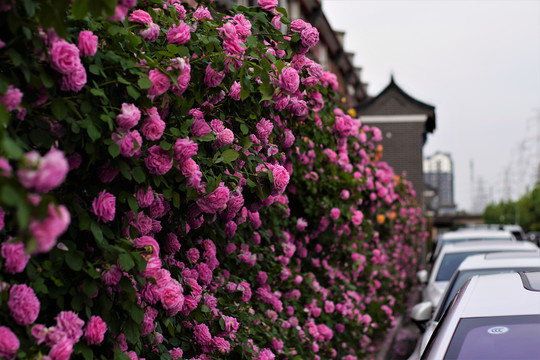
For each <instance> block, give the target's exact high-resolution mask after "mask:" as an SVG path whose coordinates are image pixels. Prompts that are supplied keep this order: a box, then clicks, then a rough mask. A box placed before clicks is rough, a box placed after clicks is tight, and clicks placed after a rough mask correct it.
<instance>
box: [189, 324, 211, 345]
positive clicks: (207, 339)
mask: <svg viewBox="0 0 540 360" xmlns="http://www.w3.org/2000/svg"><path fill="white" fill-rule="evenodd" d="M193 336H194V337H195V341H196V342H197V343H199V344H200V345H210V344H211V341H212V335H211V334H210V330H209V329H208V326H206V325H205V324H199V325H196V326H195V327H194V328H193Z"/></svg>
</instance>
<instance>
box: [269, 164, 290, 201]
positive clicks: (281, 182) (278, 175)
mask: <svg viewBox="0 0 540 360" xmlns="http://www.w3.org/2000/svg"><path fill="white" fill-rule="evenodd" d="M270 170H272V176H273V177H274V191H272V195H274V196H276V195H281V194H282V193H283V191H285V188H286V187H287V185H288V184H289V180H290V175H289V172H288V171H287V169H285V168H284V167H283V166H281V165H272V167H271V169H270Z"/></svg>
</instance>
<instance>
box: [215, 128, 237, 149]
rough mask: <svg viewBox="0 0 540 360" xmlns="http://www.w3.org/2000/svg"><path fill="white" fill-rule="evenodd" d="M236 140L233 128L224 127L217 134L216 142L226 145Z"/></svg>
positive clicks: (219, 144)
mask: <svg viewBox="0 0 540 360" xmlns="http://www.w3.org/2000/svg"><path fill="white" fill-rule="evenodd" d="M233 141H234V134H233V132H232V130H231V129H223V131H220V132H218V133H217V134H216V142H217V145H218V146H220V147H221V146H225V145H229V144H232V143H233Z"/></svg>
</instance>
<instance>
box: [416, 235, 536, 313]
mask: <svg viewBox="0 0 540 360" xmlns="http://www.w3.org/2000/svg"><path fill="white" fill-rule="evenodd" d="M538 250H539V249H538V246H536V245H534V244H532V243H530V242H525V241H516V242H511V241H467V242H461V243H455V244H448V245H445V246H443V247H442V249H441V253H440V254H439V256H438V257H437V259H436V260H435V263H434V264H433V268H432V270H431V274H430V276H429V278H428V279H427V284H426V287H425V288H424V290H423V291H422V298H423V301H430V302H431V303H432V304H433V306H437V305H438V304H439V300H440V297H441V295H442V293H443V292H444V290H445V289H446V285H448V282H449V281H450V278H451V277H452V275H454V271H456V270H457V268H458V267H459V265H460V264H461V263H462V262H463V260H465V258H466V257H467V256H471V255H478V254H486V253H492V252H501V251H538ZM424 276H425V274H424ZM418 277H419V278H420V280H424V279H425V277H424V279H421V278H422V274H421V273H420V272H419V276H418Z"/></svg>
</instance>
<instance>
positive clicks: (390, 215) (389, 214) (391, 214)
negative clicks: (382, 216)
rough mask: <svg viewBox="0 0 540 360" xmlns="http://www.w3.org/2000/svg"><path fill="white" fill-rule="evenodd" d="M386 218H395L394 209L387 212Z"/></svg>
mask: <svg viewBox="0 0 540 360" xmlns="http://www.w3.org/2000/svg"><path fill="white" fill-rule="evenodd" d="M388 218H389V219H390V220H394V219H395V218H396V212H395V211H390V212H388Z"/></svg>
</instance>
